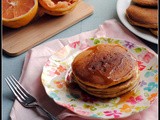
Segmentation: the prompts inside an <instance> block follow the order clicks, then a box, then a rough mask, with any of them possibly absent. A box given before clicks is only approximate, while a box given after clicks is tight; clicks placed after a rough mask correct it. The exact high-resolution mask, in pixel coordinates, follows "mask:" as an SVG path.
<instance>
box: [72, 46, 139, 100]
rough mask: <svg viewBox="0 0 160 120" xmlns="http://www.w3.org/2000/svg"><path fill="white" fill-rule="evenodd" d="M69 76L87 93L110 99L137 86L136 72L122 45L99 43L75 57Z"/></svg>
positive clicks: (136, 66) (134, 62)
mask: <svg viewBox="0 0 160 120" xmlns="http://www.w3.org/2000/svg"><path fill="white" fill-rule="evenodd" d="M72 77H73V79H74V81H75V82H76V83H77V84H78V85H79V86H80V88H81V89H82V90H84V91H86V92H87V93H88V94H90V95H93V96H96V97H100V98H113V97H117V96H120V95H122V94H124V93H127V92H129V91H131V90H133V89H134V88H135V87H136V86H137V85H138V83H139V70H138V64H137V61H136V59H135V58H134V56H133V55H132V54H131V53H130V52H129V51H128V50H127V49H126V48H124V47H123V46H120V45H117V44H99V45H96V46H93V47H90V48H89V49H87V50H85V51H83V52H81V53H80V54H78V55H77V56H76V57H75V59H74V60H73V62H72Z"/></svg>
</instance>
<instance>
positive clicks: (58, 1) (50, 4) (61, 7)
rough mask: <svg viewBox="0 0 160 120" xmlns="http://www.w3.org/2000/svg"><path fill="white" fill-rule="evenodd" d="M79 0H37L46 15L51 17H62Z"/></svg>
mask: <svg viewBox="0 0 160 120" xmlns="http://www.w3.org/2000/svg"><path fill="white" fill-rule="evenodd" d="M78 2H79V0H39V3H40V5H41V6H42V7H43V8H44V9H45V11H46V13H49V14H51V15H64V14H67V13H68V12H70V11H72V10H73V9H74V8H75V6H76V5H77V3H78Z"/></svg>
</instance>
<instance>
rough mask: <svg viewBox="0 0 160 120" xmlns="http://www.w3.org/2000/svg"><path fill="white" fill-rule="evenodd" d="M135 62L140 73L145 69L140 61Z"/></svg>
mask: <svg viewBox="0 0 160 120" xmlns="http://www.w3.org/2000/svg"><path fill="white" fill-rule="evenodd" d="M137 62H138V68H139V70H140V71H142V70H143V69H145V68H146V66H145V65H143V62H142V61H137Z"/></svg>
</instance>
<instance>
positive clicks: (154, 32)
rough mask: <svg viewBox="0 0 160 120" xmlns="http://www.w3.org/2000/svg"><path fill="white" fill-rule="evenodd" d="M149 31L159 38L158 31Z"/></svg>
mask: <svg viewBox="0 0 160 120" xmlns="http://www.w3.org/2000/svg"><path fill="white" fill-rule="evenodd" d="M149 30H150V31H151V33H152V34H154V35H155V36H158V29H149Z"/></svg>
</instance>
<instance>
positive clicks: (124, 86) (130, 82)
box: [77, 72, 139, 93]
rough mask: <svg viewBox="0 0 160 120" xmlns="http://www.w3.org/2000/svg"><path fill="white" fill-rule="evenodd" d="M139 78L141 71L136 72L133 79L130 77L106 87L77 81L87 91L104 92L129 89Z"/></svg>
mask: <svg viewBox="0 0 160 120" xmlns="http://www.w3.org/2000/svg"><path fill="white" fill-rule="evenodd" d="M138 78H139V73H136V72H135V74H134V75H133V77H132V78H131V79H129V80H127V81H125V82H122V83H119V84H117V85H114V86H111V87H108V88H106V89H96V88H94V87H90V86H87V85H85V84H83V83H81V82H80V81H77V82H78V84H79V86H80V87H81V88H82V89H85V90H87V91H91V92H96V93H98V92H99V93H102V92H103V93H116V92H119V91H121V90H124V89H127V88H129V87H130V86H132V85H133V84H135V83H136V82H137V81H138Z"/></svg>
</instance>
